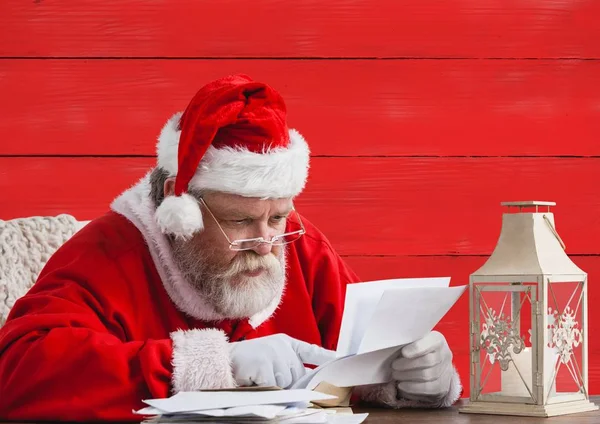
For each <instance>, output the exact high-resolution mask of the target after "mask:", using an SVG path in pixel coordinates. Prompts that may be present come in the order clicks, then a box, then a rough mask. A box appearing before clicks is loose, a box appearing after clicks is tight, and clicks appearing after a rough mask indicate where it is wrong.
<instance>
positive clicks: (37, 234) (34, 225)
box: [0, 214, 82, 327]
mask: <svg viewBox="0 0 600 424" xmlns="http://www.w3.org/2000/svg"><path fill="white" fill-rule="evenodd" d="M81 226H82V223H80V222H78V221H77V220H76V219H75V218H74V217H73V216H71V215H66V214H62V215H58V216H50V217H41V216H34V217H28V218H18V219H12V220H9V221H3V220H0V327H1V326H2V325H4V323H5V321H6V318H7V316H8V313H9V312H10V309H11V308H12V307H13V305H14V304H15V301H16V300H17V299H18V298H20V297H21V296H23V295H24V294H25V293H26V292H27V291H28V290H29V289H30V288H31V286H32V285H33V284H34V283H35V281H36V279H37V277H38V275H39V273H40V271H41V270H42V268H43V267H44V265H45V264H46V262H47V261H48V259H49V258H50V256H52V254H53V253H54V252H55V251H56V249H58V248H59V247H60V246H61V245H62V244H63V243H64V242H65V241H67V240H68V239H69V238H70V237H71V236H72V235H73V234H75V232H76V231H77V230H78V229H79V228H81Z"/></svg>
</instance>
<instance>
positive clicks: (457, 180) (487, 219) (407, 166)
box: [0, 158, 600, 255]
mask: <svg viewBox="0 0 600 424" xmlns="http://www.w3.org/2000/svg"><path fill="white" fill-rule="evenodd" d="M152 163H153V160H152V159H151V158H143V159H124V158H100V159H93V158H67V159H65V158H0V176H1V177H3V178H0V192H1V193H2V196H1V197H0V218H2V219H9V218H13V217H17V216H27V215H37V214H56V213H60V212H69V213H72V214H73V215H75V216H76V217H78V218H79V219H90V218H92V217H94V216H97V215H99V214H101V213H103V211H105V210H106V209H107V207H108V204H109V202H110V201H111V200H112V199H113V198H114V197H115V196H116V195H118V193H119V192H120V191H121V190H124V189H125V188H127V187H128V186H130V185H131V184H132V183H133V182H134V181H136V180H137V178H138V177H141V176H142V175H143V174H144V173H145V171H146V169H147V167H149V166H151V165H152ZM309 179H310V180H309V183H308V187H307V189H306V191H305V193H303V194H302V195H301V196H300V197H299V198H298V201H297V204H298V209H299V210H300V211H301V212H302V213H303V214H304V215H306V217H307V218H308V219H310V220H311V221H312V222H314V223H315V224H316V225H317V226H318V227H319V228H321V229H322V230H323V231H324V232H325V233H326V234H327V236H328V237H329V238H330V240H331V241H332V243H333V245H334V246H335V247H336V248H337V249H338V250H339V251H340V252H341V253H342V254H346V255H363V254H370V255H436V254H442V255H444V254H484V255H485V254H489V253H490V252H491V251H492V249H493V247H494V246H495V244H496V241H497V239H498V235H499V233H500V226H501V214H502V208H501V207H500V202H501V201H506V200H523V199H535V200H540V199H541V200H552V201H556V202H557V203H558V206H557V207H556V208H555V209H554V211H555V213H556V214H557V215H556V222H557V230H558V232H559V234H560V235H561V237H562V238H563V240H564V241H565V243H566V245H567V251H568V252H569V253H570V254H598V253H600V245H599V244H598V240H599V239H600V221H599V218H598V217H600V196H599V195H598V187H597V185H598V184H597V183H598V181H600V159H557V158H537V159H531V158H521V159H515V158H479V159H464V158H441V159H440V158H438V159H435V158H434V159H422V158H315V159H314V160H313V161H312V167H311V175H310V177H309ZM324 211H326V213H324Z"/></svg>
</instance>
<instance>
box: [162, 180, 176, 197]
mask: <svg viewBox="0 0 600 424" xmlns="http://www.w3.org/2000/svg"><path fill="white" fill-rule="evenodd" d="M163 194H164V196H165V197H168V196H172V195H174V194H175V177H169V178H167V179H166V180H165V185H164V187H163Z"/></svg>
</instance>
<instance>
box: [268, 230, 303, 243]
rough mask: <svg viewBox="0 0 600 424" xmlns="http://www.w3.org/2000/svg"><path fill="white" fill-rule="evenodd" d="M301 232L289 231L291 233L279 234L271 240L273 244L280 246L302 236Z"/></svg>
mask: <svg viewBox="0 0 600 424" xmlns="http://www.w3.org/2000/svg"><path fill="white" fill-rule="evenodd" d="M302 234H303V232H302V231H298V232H296V233H291V234H282V235H281V236H279V237H277V238H276V239H275V240H273V244H274V245H275V246H280V245H282V244H288V243H292V242H294V241H296V240H298V239H299V238H300V237H302Z"/></svg>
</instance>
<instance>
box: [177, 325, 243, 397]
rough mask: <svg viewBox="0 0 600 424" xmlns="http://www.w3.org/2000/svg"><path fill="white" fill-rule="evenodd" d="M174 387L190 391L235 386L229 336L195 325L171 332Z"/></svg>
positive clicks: (178, 390)
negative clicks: (190, 328)
mask: <svg viewBox="0 0 600 424" xmlns="http://www.w3.org/2000/svg"><path fill="white" fill-rule="evenodd" d="M171 340H173V377H172V383H173V391H174V392H175V393H177V392H189V391H196V390H207V389H224V388H230V387H235V386H236V384H235V380H234V378H233V371H232V369H231V363H230V360H229V340H228V339H227V336H226V335H225V333H224V332H223V331H221V330H217V329H213V328H208V329H193V330H187V331H186V330H178V331H174V332H172V333H171Z"/></svg>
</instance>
